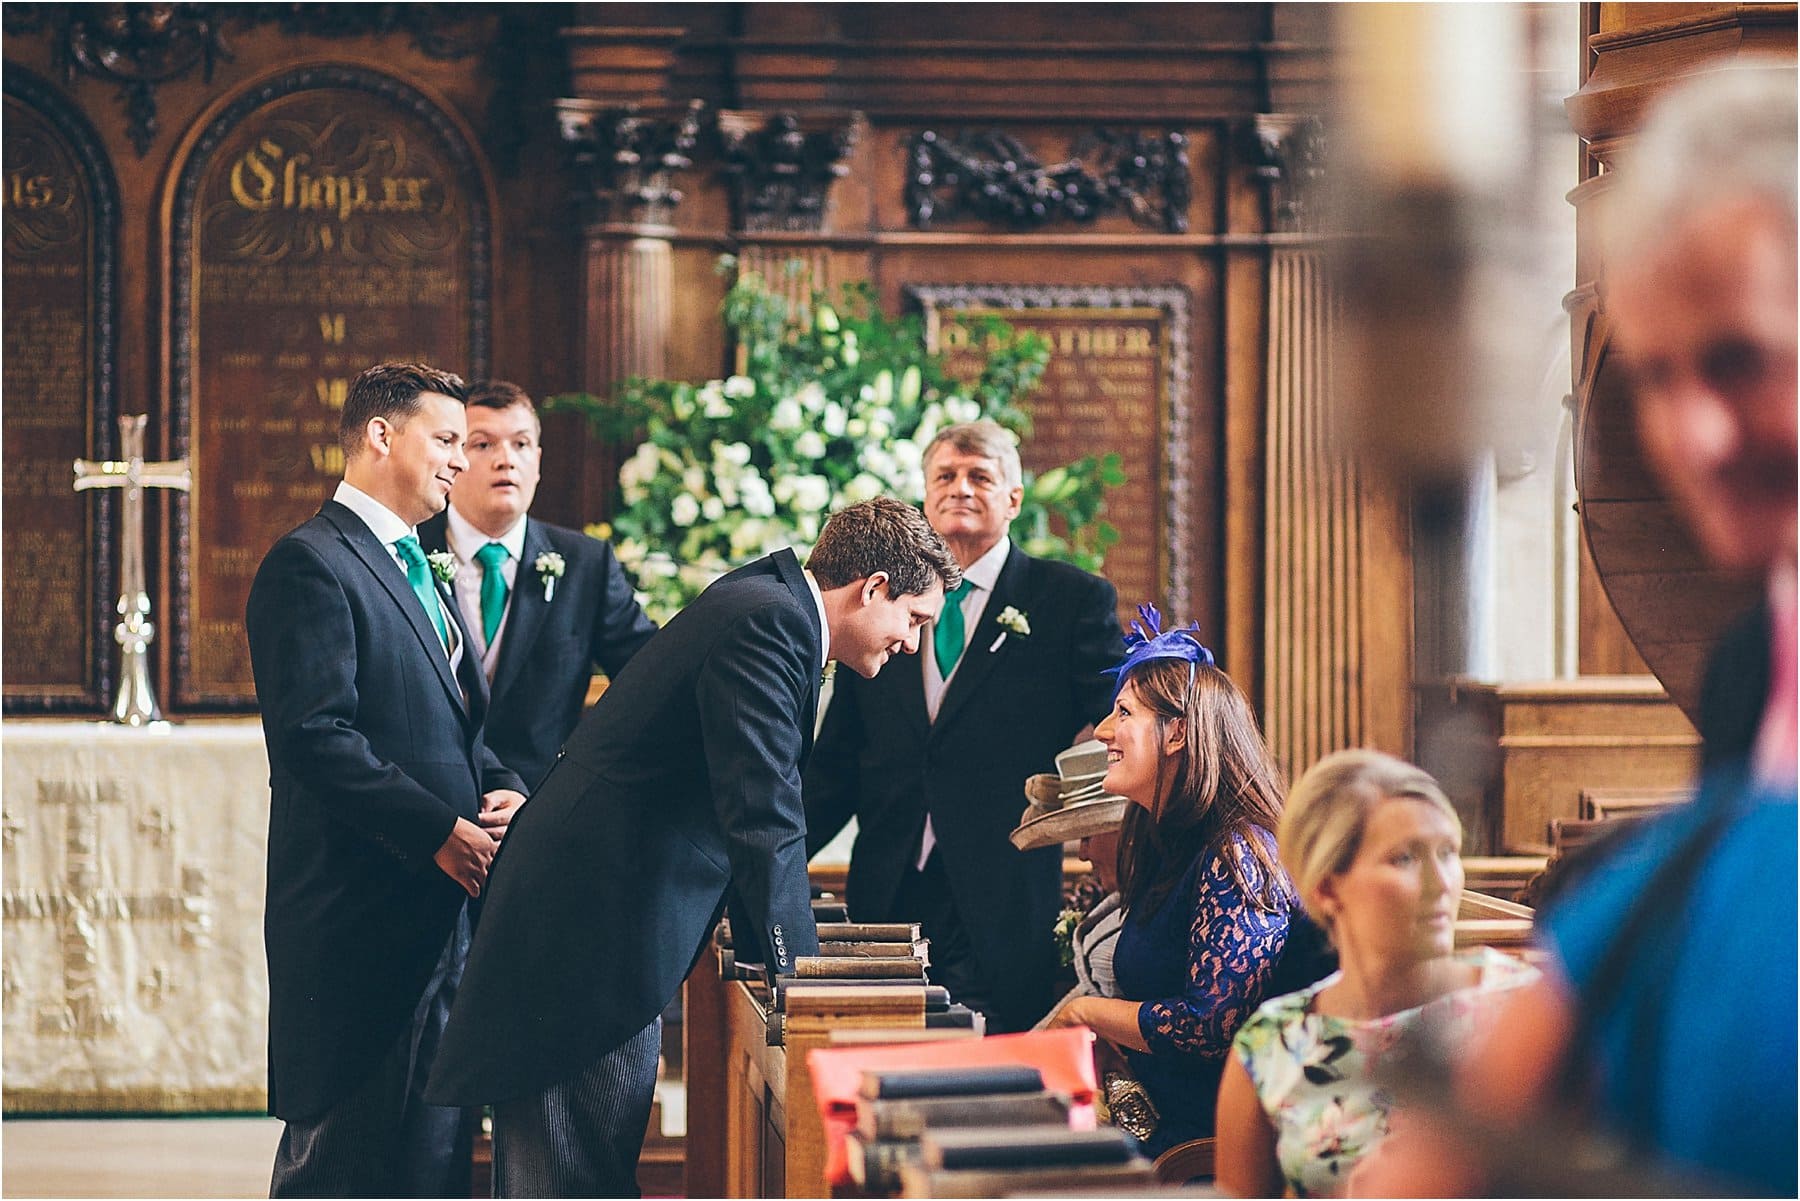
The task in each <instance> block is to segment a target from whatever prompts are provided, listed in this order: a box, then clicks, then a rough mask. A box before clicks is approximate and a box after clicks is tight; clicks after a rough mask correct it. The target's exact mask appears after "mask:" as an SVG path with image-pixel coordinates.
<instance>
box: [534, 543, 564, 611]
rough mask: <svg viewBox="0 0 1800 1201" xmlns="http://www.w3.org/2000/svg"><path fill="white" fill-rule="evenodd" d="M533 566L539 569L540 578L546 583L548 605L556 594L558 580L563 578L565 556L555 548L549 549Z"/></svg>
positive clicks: (545, 590) (545, 592) (545, 591)
mask: <svg viewBox="0 0 1800 1201" xmlns="http://www.w3.org/2000/svg"><path fill="white" fill-rule="evenodd" d="M531 566H532V567H533V568H535V569H536V570H537V573H538V579H540V580H542V581H543V583H544V603H545V604H546V605H547V604H549V603H550V598H551V597H553V596H555V595H556V581H558V580H560V579H562V573H563V567H564V566H565V564H564V563H563V557H562V556H561V555H559V554H557V553H556V552H555V551H553V550H547V551H545V552H544V553H543V554H541V555H539V556H538V557H537V559H536V560H535V561H534V562H533V563H532V565H531Z"/></svg>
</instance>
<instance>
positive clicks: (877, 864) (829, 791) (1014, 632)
mask: <svg viewBox="0 0 1800 1201" xmlns="http://www.w3.org/2000/svg"><path fill="white" fill-rule="evenodd" d="M924 466H925V516H926V518H927V520H929V521H930V522H931V526H932V528H933V529H935V530H936V531H937V532H938V533H939V534H941V535H943V538H944V541H945V542H946V543H948V544H949V546H950V549H951V550H952V551H953V552H954V553H955V555H956V560H957V563H958V564H959V565H961V567H962V569H963V582H962V585H961V586H960V587H959V588H957V589H955V590H953V591H952V592H951V594H950V595H949V597H947V598H946V600H945V603H944V614H943V616H942V617H941V618H940V619H939V620H938V622H937V623H936V624H935V626H934V627H933V630H932V639H931V642H932V646H931V648H930V650H929V652H928V653H926V654H922V655H920V656H919V659H920V662H919V665H918V666H917V667H913V666H911V665H908V666H907V667H905V668H902V669H901V670H898V671H891V672H887V673H885V674H884V675H882V676H881V677H879V678H874V679H869V680H859V679H839V681H838V683H837V686H836V689H835V691H834V695H833V697H832V701H831V706H830V708H829V709H828V710H827V712H826V715H825V724H824V727H823V728H822V729H821V731H820V733H819V747H818V751H817V753H816V754H815V755H814V756H813V759H812V763H811V766H810V767H809V769H808V771H807V774H806V820H807V845H808V849H809V850H810V851H812V852H817V850H818V849H819V848H820V847H822V846H824V845H825V843H827V842H829V841H830V840H831V839H832V838H833V837H834V836H835V835H836V834H837V832H838V831H839V830H841V829H842V828H843V827H844V825H845V824H846V823H847V822H848V821H849V819H850V818H851V817H855V818H856V819H857V830H858V833H857V838H856V845H855V847H854V849H853V850H852V851H851V856H850V879H849V885H848V895H847V897H846V900H847V901H848V903H849V907H850V916H851V918H852V919H853V920H856V921H873V922H883V921H917V922H920V923H921V925H922V926H923V928H924V933H925V934H926V936H927V937H929V938H930V939H931V976H932V979H933V980H934V981H935V982H937V983H940V984H943V985H945V986H946V987H948V988H949V990H950V993H951V995H952V996H954V997H955V998H956V999H957V1000H959V1001H961V1002H963V1003H964V1004H966V1005H968V1006H969V1007H970V1008H972V1009H977V1010H979V1011H981V1012H982V1013H984V1014H986V1015H987V1017H988V1023H989V1029H990V1030H992V1031H996V1032H998V1031H1008V1030H1025V1029H1029V1028H1030V1027H1031V1025H1032V1024H1033V1023H1035V1022H1036V1021H1037V1020H1038V1019H1039V1018H1040V1017H1042V1016H1043V1015H1044V1013H1045V1011H1046V1010H1047V1009H1048V1008H1049V1006H1050V1003H1051V1002H1052V1001H1053V1000H1054V999H1055V990H1054V981H1055V976H1056V967H1057V964H1056V951H1055V945H1054V942H1053V939H1052V934H1051V931H1052V927H1053V926H1054V924H1055V922H1056V917H1057V914H1058V912H1059V911H1060V910H1061V908H1062V854H1061V848H1060V847H1043V848H1040V849H1038V850H1034V851H1029V852H1020V851H1019V850H1017V849H1015V848H1014V847H1013V845H1012V844H1011V842H1010V841H1009V840H1008V837H1007V836H1008V834H1010V832H1011V831H1012V828H1013V826H1014V824H1015V823H1016V821H1017V819H1018V814H1019V798H1020V789H1021V788H1023V787H1024V783H1025V779H1026V777H1027V776H1031V775H1034V774H1036V773H1038V772H1043V771H1050V770H1053V764H1054V761H1055V757H1056V753H1057V752H1058V751H1060V750H1062V749H1063V748H1064V747H1066V746H1068V745H1069V744H1070V743H1072V742H1075V741H1078V735H1080V734H1081V732H1082V731H1083V729H1084V728H1086V727H1088V726H1090V725H1091V724H1092V723H1093V722H1096V721H1098V720H1099V719H1100V718H1101V717H1103V716H1105V714H1106V710H1107V707H1108V705H1109V703H1110V700H1111V697H1112V681H1111V680H1110V679H1109V678H1108V677H1107V676H1105V675H1104V674H1102V673H1103V671H1104V669H1106V668H1107V667H1110V666H1111V665H1112V664H1113V662H1114V661H1115V660H1116V659H1117V658H1118V657H1119V648H1120V636H1119V624H1118V617H1117V613H1116V610H1117V605H1118V597H1117V595H1116V593H1115V592H1114V591H1113V587H1112V585H1111V584H1109V583H1107V582H1106V581H1105V580H1102V579H1099V578H1098V577H1096V576H1092V575H1089V574H1088V573H1086V572H1084V571H1080V570H1078V569H1076V568H1074V567H1071V566H1069V565H1068V564H1065V563H1055V562H1051V561H1049V560H1045V559H1035V558H1032V557H1031V556H1029V555H1027V554H1025V553H1024V552H1023V551H1021V550H1019V548H1018V547H1016V546H1014V545H1013V544H1012V541H1011V539H1010V538H1008V537H1007V529H1008V527H1009V526H1010V525H1011V523H1012V520H1013V518H1014V517H1017V516H1018V514H1019V505H1020V502H1021V500H1022V499H1023V496H1024V489H1023V486H1022V482H1021V472H1020V468H1019V452H1018V449H1017V447H1016V445H1015V444H1014V440H1013V438H1012V435H1010V434H1009V433H1007V432H1006V431H1005V430H1003V429H1001V428H1000V427H999V426H998V425H995V424H994V423H993V422H991V421H977V422H970V423H967V424H963V425H953V426H949V427H947V428H945V429H943V430H941V431H940V432H939V433H938V435H937V437H936V438H934V439H933V440H932V441H931V443H930V444H929V445H928V446H927V447H926V448H925V456H924Z"/></svg>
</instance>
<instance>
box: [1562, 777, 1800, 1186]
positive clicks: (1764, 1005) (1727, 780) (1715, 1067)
mask: <svg viewBox="0 0 1800 1201" xmlns="http://www.w3.org/2000/svg"><path fill="white" fill-rule="evenodd" d="M1747 788H1748V786H1747V785H1746V783H1745V779H1744V775H1743V772H1742V770H1741V769H1737V770H1732V771H1729V772H1725V773H1718V774H1714V775H1713V776H1711V777H1709V779H1708V780H1707V781H1706V782H1705V783H1704V785H1703V787H1702V789H1701V793H1700V796H1699V797H1698V798H1697V799H1696V800H1695V801H1694V803H1693V804H1691V805H1688V806H1684V807H1683V808H1682V809H1681V810H1679V811H1677V812H1675V813H1672V814H1670V815H1668V816H1667V817H1663V818H1659V819H1657V820H1655V821H1654V822H1651V823H1647V826H1646V828H1645V829H1644V830H1643V831H1642V832H1641V833H1639V834H1636V835H1634V836H1633V837H1632V838H1631V839H1630V840H1629V841H1627V842H1626V843H1624V844H1623V845H1621V846H1620V847H1619V848H1618V849H1617V850H1616V851H1615V852H1614V853H1613V854H1612V856H1611V857H1610V858H1608V859H1606V860H1604V861H1603V862H1601V863H1599V864H1598V865H1596V866H1595V867H1593V868H1592V869H1591V870H1590V872H1589V874H1588V875H1587V876H1586V877H1585V878H1583V880H1582V881H1581V882H1580V884H1579V885H1578V886H1577V887H1576V888H1575V889H1574V890H1573V891H1572V892H1571V894H1570V895H1569V897H1568V898H1567V899H1566V900H1565V901H1563V902H1562V903H1561V904H1560V905H1558V906H1557V907H1555V908H1554V909H1552V910H1550V911H1549V912H1547V913H1546V914H1545V915H1544V917H1543V920H1542V923H1541V925H1542V928H1543V930H1544V935H1545V938H1546V940H1547V942H1548V944H1549V946H1550V948H1551V951H1552V953H1553V954H1555V955H1556V957H1557V958H1558V960H1559V961H1560V964H1561V966H1562V969H1563V972H1564V974H1565V975H1566V977H1567V978H1568V980H1569V983H1570V984H1571V985H1572V986H1573V987H1574V989H1575V992H1576V995H1577V997H1578V1007H1579V1008H1580V1009H1581V1010H1582V1011H1584V1012H1591V1016H1590V1017H1589V1018H1588V1019H1587V1020H1588V1021H1589V1022H1590V1023H1591V1026H1590V1030H1591V1034H1590V1035H1589V1036H1588V1037H1587V1039H1586V1040H1585V1041H1586V1043H1587V1045H1588V1046H1589V1047H1590V1048H1592V1054H1591V1057H1590V1061H1589V1062H1590V1064H1591V1066H1592V1068H1593V1069H1594V1073H1595V1076H1596V1081H1595V1083H1596V1092H1597V1107H1598V1117H1599V1120H1600V1121H1601V1123H1602V1124H1603V1125H1605V1126H1606V1127H1607V1128H1609V1129H1612V1130H1614V1131H1615V1132H1616V1133H1618V1134H1620V1135H1621V1136H1623V1137H1624V1138H1626V1139H1627V1140H1629V1141H1630V1142H1631V1143H1632V1144H1633V1145H1635V1146H1637V1147H1640V1148H1643V1149H1646V1150H1648V1151H1651V1152H1653V1153H1656V1154H1660V1155H1661V1156H1663V1157H1664V1158H1665V1159H1666V1160H1667V1161H1668V1162H1669V1163H1670V1165H1671V1166H1672V1167H1675V1168H1678V1169H1686V1170H1688V1171H1692V1172H1700V1173H1704V1174H1706V1175H1709V1176H1712V1177H1715V1178H1718V1179H1719V1180H1721V1182H1722V1183H1725V1184H1727V1185H1736V1186H1738V1187H1740V1188H1743V1189H1747V1190H1748V1189H1754V1190H1755V1191H1757V1192H1759V1193H1770V1194H1773V1195H1780V1196H1790V1197H1791V1196H1794V1195H1795V1191H1796V1179H1795V1154H1796V1144H1795V1119H1796V1100H1795V1097H1796V1092H1795V1089H1796V1074H1795V1056H1796V1050H1797V1048H1796V1035H1795V1031H1796V1014H1797V1012H1800V1006H1797V997H1796V987H1795V978H1796V970H1797V966H1800V965H1797V964H1796V939H1795V928H1796V927H1795V917H1796V915H1795V897H1796V892H1795V890H1796V873H1795V847H1796V824H1795V813H1796V806H1795V796H1794V793H1793V792H1792V791H1791V790H1789V791H1786V792H1785V793H1784V792H1782V791H1779V790H1768V789H1763V790H1760V791H1747V790H1746V789H1747ZM1722 806H1723V807H1726V809H1725V810H1724V811H1722V810H1721V807H1722ZM1712 815H1719V816H1722V817H1723V819H1724V822H1725V824H1724V827H1723V829H1722V832H1720V833H1719V834H1718V835H1717V837H1716V839H1714V840H1713V841H1712V843H1711V845H1710V847H1709V848H1707V849H1706V850H1704V852H1703V853H1702V854H1701V855H1700V856H1698V857H1697V859H1696V860H1695V862H1694V864H1693V866H1692V868H1691V870H1689V871H1684V872H1678V873H1677V875H1678V876H1679V877H1680V878H1678V879H1675V880H1673V881H1658V882H1657V883H1656V884H1655V885H1654V888H1655V891H1656V892H1658V893H1659V894H1666V896H1667V900H1669V901H1670V902H1672V903H1671V904H1668V905H1666V906H1665V908H1664V910H1663V911H1662V912H1661V913H1658V914H1657V915H1655V918H1654V920H1652V921H1650V922H1648V923H1646V924H1645V927H1644V930H1645V932H1644V934H1643V935H1642V936H1641V937H1639V938H1638V939H1636V941H1635V944H1634V945H1633V946H1632V947H1631V950H1630V952H1629V954H1628V955H1627V956H1626V957H1625V958H1624V959H1623V961H1622V965H1621V968H1620V970H1619V971H1618V972H1613V971H1610V970H1606V969H1604V968H1603V967H1602V961H1603V960H1604V959H1605V958H1606V956H1607V955H1608V952H1609V949H1610V948H1611V946H1612V944H1613V942H1614V940H1615V939H1616V938H1617V937H1618V936H1619V933H1620V930H1621V927H1622V925H1623V924H1624V923H1625V922H1626V921H1627V915H1628V914H1629V913H1630V912H1631V910H1632V908H1633V907H1634V905H1635V904H1636V903H1637V902H1638V901H1639V898H1640V896H1641V895H1642V894H1644V892H1645V889H1646V887H1647V882H1648V881H1650V879H1651V876H1652V873H1654V872H1656V871H1657V870H1658V869H1659V868H1660V867H1661V866H1662V865H1664V864H1665V863H1667V862H1670V861H1671V860H1672V859H1673V858H1674V857H1675V856H1677V855H1679V854H1681V853H1682V848H1683V847H1684V846H1688V845H1690V844H1693V842H1694V838H1695V835H1696V832H1698V831H1700V830H1701V828H1702V826H1703V825H1704V824H1705V823H1706V822H1707V820H1708V818H1709V816H1712ZM1608 979H1613V980H1614V981H1615V984H1616V987H1615V986H1610V985H1608V983H1607V980H1608ZM1609 987H1610V988H1611V989H1612V991H1611V995H1612V997H1613V998H1614V1000H1613V1002H1612V1003H1611V1004H1610V1005H1603V1006H1602V1007H1601V1008H1599V1009H1598V1010H1595V1009H1594V997H1595V995H1596V992H1597V991H1601V990H1605V989H1607V988H1609Z"/></svg>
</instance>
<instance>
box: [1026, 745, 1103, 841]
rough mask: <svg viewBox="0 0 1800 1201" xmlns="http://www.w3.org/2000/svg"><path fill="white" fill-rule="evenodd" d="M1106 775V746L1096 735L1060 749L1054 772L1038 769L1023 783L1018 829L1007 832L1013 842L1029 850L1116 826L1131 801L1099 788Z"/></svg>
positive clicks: (1100, 832) (1097, 832) (1099, 832)
mask: <svg viewBox="0 0 1800 1201" xmlns="http://www.w3.org/2000/svg"><path fill="white" fill-rule="evenodd" d="M1105 778H1106V747H1105V746H1104V745H1103V744H1102V743H1101V742H1100V741H1099V740H1098V739H1089V740H1088V741H1087V742H1078V743H1076V744H1075V745H1074V746H1072V747H1070V748H1069V749H1068V750H1066V751H1064V752H1062V753H1061V754H1060V755H1058V756H1057V757H1056V774H1055V775H1051V774H1050V773H1048V772H1043V773H1041V774H1039V775H1035V776H1032V777H1031V778H1030V779H1028V780H1026V781H1025V799H1026V800H1027V801H1029V802H1030V804H1029V805H1027V806H1026V808H1025V812H1024V813H1023V814H1021V815H1020V817H1019V828H1018V829H1016V830H1014V831H1013V832H1012V833H1011V834H1010V835H1009V836H1008V837H1010V838H1011V839H1012V844H1013V845H1014V846H1015V847H1018V848H1019V849H1020V850H1021V851H1033V850H1036V849H1037V848H1038V847H1048V846H1057V845H1060V844H1062V843H1065V842H1068V841H1069V840H1070V839H1074V838H1086V837H1088V836H1089V835H1092V834H1104V833H1105V832H1106V831H1108V830H1116V829H1118V826H1119V822H1120V821H1122V820H1123V819H1124V817H1125V806H1126V805H1128V804H1130V803H1131V802H1129V801H1127V800H1126V799H1125V798H1124V797H1122V796H1114V795H1113V794H1112V793H1110V792H1106V791H1105V790H1104V789H1102V787H1101V781H1102V780H1104V779H1105Z"/></svg>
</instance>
